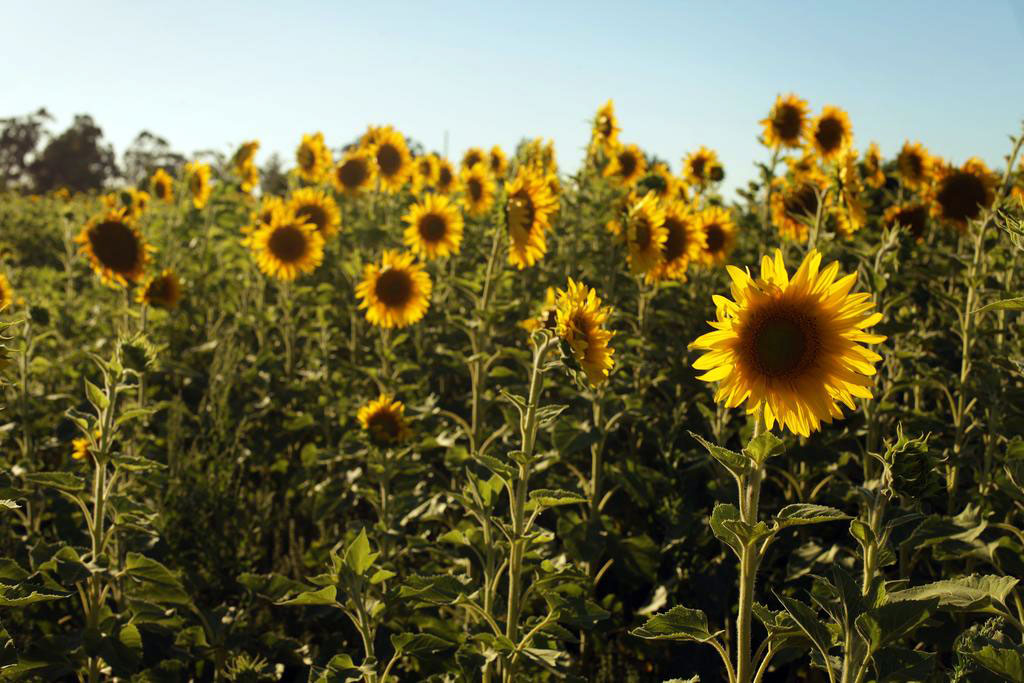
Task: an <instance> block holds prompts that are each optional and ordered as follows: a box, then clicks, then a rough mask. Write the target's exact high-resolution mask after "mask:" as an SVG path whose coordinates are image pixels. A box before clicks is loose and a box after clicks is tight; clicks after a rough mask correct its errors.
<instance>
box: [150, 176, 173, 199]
mask: <svg viewBox="0 0 1024 683" xmlns="http://www.w3.org/2000/svg"><path fill="white" fill-rule="evenodd" d="M169 190H170V188H169V187H168V186H167V183H166V182H165V181H163V180H161V181H160V182H158V183H157V184H156V185H154V186H153V194H155V195H156V198H157V199H167V195H168V193H169Z"/></svg>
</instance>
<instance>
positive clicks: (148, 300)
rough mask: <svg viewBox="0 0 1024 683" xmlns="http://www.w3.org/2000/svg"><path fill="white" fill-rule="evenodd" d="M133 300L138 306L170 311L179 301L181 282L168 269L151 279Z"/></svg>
mask: <svg viewBox="0 0 1024 683" xmlns="http://www.w3.org/2000/svg"><path fill="white" fill-rule="evenodd" d="M135 300H136V301H137V302H139V303H140V304H146V305H148V306H156V307H158V308H166V309H167V310H171V309H173V308H177V307H178V302H179V301H181V281H180V280H178V276H177V275H175V274H174V271H173V270H171V269H170V268H167V269H165V270H164V271H163V272H162V273H160V274H159V275H157V276H155V277H151V278H149V279H148V280H146V282H145V283H144V284H143V285H142V287H140V288H139V291H138V292H137V293H136V295H135Z"/></svg>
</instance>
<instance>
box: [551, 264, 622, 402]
mask: <svg viewBox="0 0 1024 683" xmlns="http://www.w3.org/2000/svg"><path fill="white" fill-rule="evenodd" d="M610 315H611V308H610V307H607V306H602V305H601V299H599V298H598V296H597V292H596V291H595V290H593V289H591V288H590V287H587V286H586V285H585V284H583V283H582V282H574V281H573V279H572V278H569V283H568V286H567V287H566V288H565V289H564V290H562V289H560V290H558V293H557V295H556V297H555V334H557V335H558V337H559V338H560V339H561V340H562V341H563V342H564V343H565V345H566V346H568V347H569V348H568V350H569V353H570V354H571V356H572V358H573V361H574V362H575V363H576V364H577V365H579V367H580V368H581V369H582V370H583V372H584V374H586V376H587V381H589V382H590V384H591V385H593V386H598V385H600V384H602V383H604V382H605V381H606V380H607V379H608V373H609V372H611V369H612V368H613V367H614V366H615V360H614V359H613V358H612V356H613V355H614V353H615V351H614V350H613V349H612V348H611V346H609V342H610V341H611V339H612V332H611V331H610V330H608V329H607V327H606V326H607V323H608V318H609V316H610Z"/></svg>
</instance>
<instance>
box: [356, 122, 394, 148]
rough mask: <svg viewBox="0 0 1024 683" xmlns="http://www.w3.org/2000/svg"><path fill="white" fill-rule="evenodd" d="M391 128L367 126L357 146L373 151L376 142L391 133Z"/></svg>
mask: <svg viewBox="0 0 1024 683" xmlns="http://www.w3.org/2000/svg"><path fill="white" fill-rule="evenodd" d="M393 130H394V128H392V127H391V126H367V127H366V132H365V133H363V134H362V136H361V137H360V138H359V146H360V147H365V148H366V149H373V148H374V147H375V146H376V145H377V143H378V142H380V141H381V140H383V139H384V137H385V136H386V135H387V134H388V133H390V132H391V131H393Z"/></svg>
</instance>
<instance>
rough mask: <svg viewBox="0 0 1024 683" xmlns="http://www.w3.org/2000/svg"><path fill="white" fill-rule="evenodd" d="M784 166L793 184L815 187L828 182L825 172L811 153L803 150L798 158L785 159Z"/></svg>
mask: <svg viewBox="0 0 1024 683" xmlns="http://www.w3.org/2000/svg"><path fill="white" fill-rule="evenodd" d="M786 166H787V167H788V168H789V172H790V173H792V174H793V180H794V181H795V182H798V183H801V182H803V183H813V184H815V185H825V184H827V182H828V178H827V177H826V176H825V171H824V170H823V169H822V168H821V164H820V163H819V160H818V157H817V156H816V155H815V154H814V152H813V151H810V150H805V151H804V153H803V155H801V156H800V157H786Z"/></svg>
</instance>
